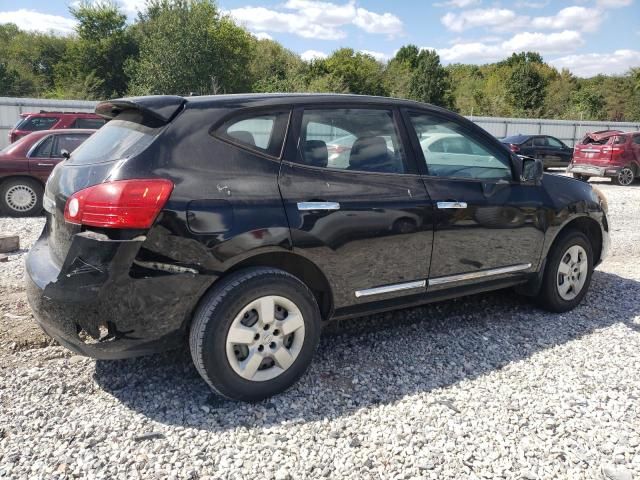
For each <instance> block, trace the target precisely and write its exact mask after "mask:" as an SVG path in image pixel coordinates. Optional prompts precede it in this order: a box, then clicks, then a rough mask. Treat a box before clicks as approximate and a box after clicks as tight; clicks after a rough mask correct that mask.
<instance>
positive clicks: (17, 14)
mask: <svg viewBox="0 0 640 480" xmlns="http://www.w3.org/2000/svg"><path fill="white" fill-rule="evenodd" d="M1 23H15V24H16V25H17V26H18V27H19V28H21V29H22V30H30V31H38V32H53V33H56V34H59V35H60V34H61V35H64V34H69V33H73V31H74V29H75V27H76V21H75V20H72V19H70V18H65V17H61V16H59V15H49V14H47V13H40V12H36V11H35V10H27V9H24V8H21V9H20V10H14V11H12V12H0V24H1Z"/></svg>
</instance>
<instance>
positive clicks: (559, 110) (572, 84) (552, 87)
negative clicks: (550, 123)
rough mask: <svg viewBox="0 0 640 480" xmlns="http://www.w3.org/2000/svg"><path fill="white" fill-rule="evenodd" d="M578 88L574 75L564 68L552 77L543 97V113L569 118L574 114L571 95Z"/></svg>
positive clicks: (553, 116) (550, 116)
mask: <svg viewBox="0 0 640 480" xmlns="http://www.w3.org/2000/svg"><path fill="white" fill-rule="evenodd" d="M578 88H579V84H578V80H577V79H576V77H575V76H574V75H573V74H572V73H571V72H570V71H569V70H566V69H563V70H562V72H560V74H559V75H556V76H555V78H553V79H552V80H551V81H550V83H549V85H548V87H547V94H546V96H545V99H544V113H545V116H546V117H549V118H571V117H572V115H573V114H574V112H573V110H572V107H573V104H572V100H571V98H572V97H571V96H572V95H573V93H574V92H575V91H576V90H577V89H578Z"/></svg>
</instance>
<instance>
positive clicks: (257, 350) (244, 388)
mask: <svg viewBox="0 0 640 480" xmlns="http://www.w3.org/2000/svg"><path fill="white" fill-rule="evenodd" d="M269 299H271V300H269ZM270 301H273V302H274V303H273V304H270V303H269V302H270ZM269 307H270V308H269ZM263 308H265V312H267V313H266V314H263V312H262V309H263ZM278 308H281V310H278ZM245 311H246V312H245ZM269 311H272V312H273V318H269V313H268V312H269ZM243 312H244V313H243ZM292 312H293V313H292ZM299 317H301V318H299ZM287 322H291V323H287ZM265 325H268V329H267V327H266V326H265ZM232 327H233V332H234V334H235V335H236V338H237V339H238V342H239V343H234V342H233V340H234V339H233V338H232V335H231V334H230V332H231V331H232ZM294 328H295V330H292V333H291V332H290V333H288V334H286V333H285V330H284V329H288V330H291V329H294ZM320 329H321V320H320V310H319V308H318V305H317V303H316V300H315V297H314V296H313V294H312V293H311V291H310V290H309V289H308V288H307V286H306V285H305V284H304V283H302V282H301V281H300V280H298V279H297V278H296V277H294V276H292V275H290V274H288V273H287V272H284V271H282V270H278V269H275V268H263V267H261V268H251V269H246V270H240V271H238V272H235V273H232V274H231V275H230V276H229V277H227V278H224V279H222V280H221V281H220V283H219V284H218V285H215V286H214V288H213V289H212V290H210V291H209V292H208V293H207V294H206V295H205V296H204V297H203V299H202V300H201V302H200V305H199V306H198V308H197V310H196V313H195V315H194V317H193V322H192V325H191V330H190V333H189V345H190V349H191V358H192V359H193V363H194V364H195V366H196V368H197V370H198V372H199V373H200V375H201V376H202V378H203V379H204V380H205V381H206V382H207V383H208V384H209V386H210V387H211V388H212V389H213V390H214V391H215V392H216V393H218V394H219V395H221V396H223V397H226V398H228V399H232V400H241V401H247V402H254V401H258V400H262V399H264V398H267V397H270V396H272V395H275V394H278V393H281V392H283V391H285V390H286V389H287V388H289V387H290V386H291V385H293V384H294V383H295V382H296V381H297V380H298V379H299V378H300V377H301V376H302V374H303V373H304V372H305V371H306V370H307V368H308V367H309V365H310V364H311V360H312V358H313V355H314V353H315V351H316V349H317V347H318V343H319V341H320ZM258 336H259V338H258Z"/></svg>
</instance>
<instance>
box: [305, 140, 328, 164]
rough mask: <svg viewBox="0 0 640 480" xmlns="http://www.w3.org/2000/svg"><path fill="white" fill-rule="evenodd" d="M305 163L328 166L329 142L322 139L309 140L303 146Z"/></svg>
mask: <svg viewBox="0 0 640 480" xmlns="http://www.w3.org/2000/svg"><path fill="white" fill-rule="evenodd" d="M302 155H303V157H304V163H305V165H311V166H313V167H326V166H327V164H328V163H329V152H328V151H327V144H326V143H325V142H323V141H322V140H307V141H306V142H304V146H303V148H302Z"/></svg>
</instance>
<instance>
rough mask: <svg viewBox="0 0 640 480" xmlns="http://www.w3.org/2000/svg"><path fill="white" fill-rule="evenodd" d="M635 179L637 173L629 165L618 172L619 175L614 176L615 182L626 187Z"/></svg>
mask: <svg viewBox="0 0 640 480" xmlns="http://www.w3.org/2000/svg"><path fill="white" fill-rule="evenodd" d="M634 179H635V174H634V173H633V170H632V169H631V168H629V167H624V168H623V169H622V170H620V171H619V172H618V175H616V176H615V177H613V183H615V184H616V185H620V186H622V187H626V186H627V185H631V184H632V183H633V180H634Z"/></svg>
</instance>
